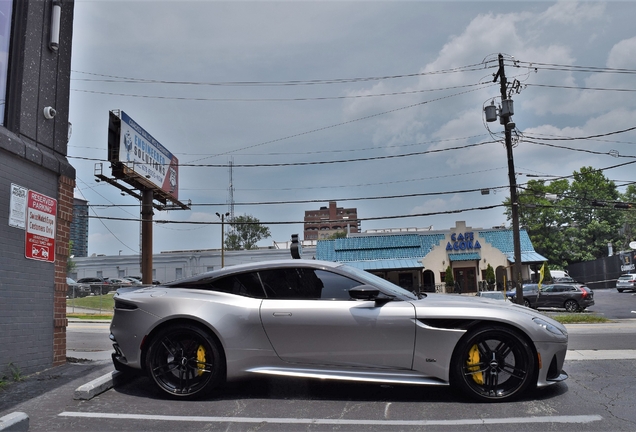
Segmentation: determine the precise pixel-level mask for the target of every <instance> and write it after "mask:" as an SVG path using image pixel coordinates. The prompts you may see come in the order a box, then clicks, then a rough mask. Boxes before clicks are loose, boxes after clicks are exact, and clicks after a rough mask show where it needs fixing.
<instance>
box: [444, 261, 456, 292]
mask: <svg viewBox="0 0 636 432" xmlns="http://www.w3.org/2000/svg"><path fill="white" fill-rule="evenodd" d="M444 283H445V284H446V289H449V288H450V289H453V288H454V287H455V278H453V269H452V268H451V266H448V267H446V274H445V275H444Z"/></svg>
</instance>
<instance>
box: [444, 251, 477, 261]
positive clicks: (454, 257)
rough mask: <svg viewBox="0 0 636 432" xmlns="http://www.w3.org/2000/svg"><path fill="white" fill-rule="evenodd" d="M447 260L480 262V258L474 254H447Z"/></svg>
mask: <svg viewBox="0 0 636 432" xmlns="http://www.w3.org/2000/svg"><path fill="white" fill-rule="evenodd" d="M448 259H449V260H451V261H474V260H480V259H481V256H480V255H479V254H478V253H476V252H472V253H455V254H448Z"/></svg>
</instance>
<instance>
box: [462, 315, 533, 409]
mask: <svg viewBox="0 0 636 432" xmlns="http://www.w3.org/2000/svg"><path fill="white" fill-rule="evenodd" d="M536 364H537V363H536V356H535V354H534V351H533V349H532V347H531V346H530V344H529V343H528V342H527V340H526V338H525V337H523V335H521V334H520V333H518V332H517V331H515V330H513V329H510V328H507V327H502V326H488V327H482V328H480V329H477V330H474V331H472V332H470V333H468V334H467V335H465V336H464V337H463V338H462V339H461V340H460V341H459V343H458V344H457V347H456V348H455V352H454V353H453V359H452V363H451V385H452V386H453V387H455V388H457V389H459V390H461V391H462V392H463V393H465V394H467V395H468V396H470V397H472V398H473V399H477V400H479V401H484V402H495V401H497V402H498V401H508V400H511V399H514V398H517V397H519V396H521V395H522V394H523V392H524V391H525V390H526V389H527V388H528V387H529V386H531V385H536V376H537V371H536V368H537V366H536Z"/></svg>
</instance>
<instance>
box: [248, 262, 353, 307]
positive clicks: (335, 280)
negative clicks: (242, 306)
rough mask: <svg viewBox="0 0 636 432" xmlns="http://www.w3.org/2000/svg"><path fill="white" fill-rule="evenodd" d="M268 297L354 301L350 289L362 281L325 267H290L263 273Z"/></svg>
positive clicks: (261, 273)
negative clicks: (350, 295) (330, 270)
mask: <svg viewBox="0 0 636 432" xmlns="http://www.w3.org/2000/svg"><path fill="white" fill-rule="evenodd" d="M259 274H260V276H261V280H262V282H263V286H264V288H265V293H266V294H267V297H268V298H276V299H296V300H318V299H330V300H333V299H339V300H350V297H349V292H348V291H349V289H350V288H352V287H354V286H358V285H360V283H359V282H357V281H355V280H353V279H349V278H347V277H344V276H340V275H338V274H336V273H331V272H327V271H323V270H316V269H311V268H288V269H278V270H266V271H261V272H260V273H259Z"/></svg>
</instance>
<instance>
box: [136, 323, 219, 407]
mask: <svg viewBox="0 0 636 432" xmlns="http://www.w3.org/2000/svg"><path fill="white" fill-rule="evenodd" d="M146 370H147V371H148V373H149V375H150V376H151V377H152V379H153V381H154V382H155V384H156V385H157V386H158V387H159V388H160V389H161V390H163V391H164V392H166V393H168V394H170V395H171V396H175V397H179V398H183V399H192V398H195V397H202V396H205V395H206V394H208V393H209V392H210V391H211V390H212V389H214V388H215V387H217V386H218V385H219V384H220V383H221V382H222V381H223V379H224V378H225V361H224V358H223V356H222V355H221V349H220V348H219V344H218V342H217V341H216V339H214V338H213V337H211V336H210V335H209V334H208V333H207V332H206V331H205V330H203V329H201V328H200V327H198V326H196V325H192V324H177V325H174V326H170V327H166V328H164V329H163V330H161V331H160V332H159V333H158V334H157V335H156V336H155V337H154V338H153V340H152V342H151V344H150V347H149V348H148V353H147V355H146Z"/></svg>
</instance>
